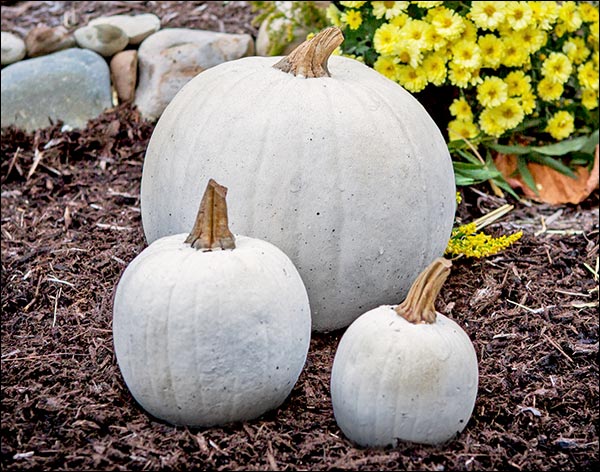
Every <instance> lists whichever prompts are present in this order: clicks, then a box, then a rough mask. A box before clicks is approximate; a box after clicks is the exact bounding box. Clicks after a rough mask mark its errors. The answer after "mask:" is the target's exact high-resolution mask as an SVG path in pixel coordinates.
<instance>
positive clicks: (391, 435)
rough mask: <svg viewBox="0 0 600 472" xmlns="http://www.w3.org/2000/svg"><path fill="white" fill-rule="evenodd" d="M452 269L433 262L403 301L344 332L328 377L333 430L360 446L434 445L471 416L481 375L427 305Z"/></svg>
mask: <svg viewBox="0 0 600 472" xmlns="http://www.w3.org/2000/svg"><path fill="white" fill-rule="evenodd" d="M449 271H450V263H449V261H447V260H446V259H442V258H438V259H436V260H435V261H434V262H433V263H432V264H431V265H430V266H429V267H428V268H427V269H426V270H425V271H423V273H422V274H421V275H420V276H419V278H417V280H416V282H415V284H414V285H413V287H412V288H411V291H410V293H409V295H408V297H407V299H406V301H405V302H404V303H402V304H401V305H398V306H389V305H385V306H380V307H378V308H375V309H374V310H371V311H369V312H367V313H365V314H364V315H362V316H360V317H359V318H358V319H357V320H356V321H354V323H352V324H351V325H350V327H349V328H348V329H347V330H346V332H345V333H344V336H343V337H342V339H341V341H340V344H339V346H338V349H337V352H336V355H335V359H334V362H333V368H332V372H331V401H332V404H333V412H334V415H335V419H336V421H337V424H338V426H339V427H340V429H341V430H342V431H343V433H344V434H345V435H346V436H347V437H348V438H349V439H350V440H352V441H354V442H355V443H357V444H359V445H361V446H365V447H366V446H379V447H383V446H389V445H392V446H396V445H397V444H398V442H399V441H412V442H416V443H425V444H438V443H443V442H445V441H447V440H449V439H451V438H452V437H454V436H455V435H456V434H458V433H460V432H461V431H462V430H463V429H464V427H465V426H466V425H467V422H468V421H469V418H470V417H471V414H472V412H473V407H474V405H475V399H476V396H477V386H478V377H479V370H478V364H477V356H476V354H475V349H474V348H473V345H472V343H471V340H470V339H469V336H468V335H467V334H466V333H465V332H464V331H463V330H462V329H461V327H460V326H459V325H458V324H456V323H455V322H454V321H452V320H451V319H449V318H447V317H446V316H444V315H442V314H441V313H436V311H435V308H434V306H433V302H434V299H435V297H436V296H437V294H438V292H439V289H440V287H441V285H442V284H443V282H444V280H445V278H446V277H447V275H448V272H449Z"/></svg>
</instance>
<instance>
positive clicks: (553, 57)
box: [542, 52, 573, 84]
mask: <svg viewBox="0 0 600 472" xmlns="http://www.w3.org/2000/svg"><path fill="white" fill-rule="evenodd" d="M571 72H573V66H572V64H571V61H570V60H569V58H568V57H567V56H566V55H565V54H563V53H562V52H552V53H550V55H549V56H548V58H547V59H546V60H545V61H544V62H543V63H542V75H543V76H544V77H545V78H547V79H548V80H551V81H553V82H559V83H561V84H564V83H565V82H566V81H567V80H569V77H570V76H571Z"/></svg>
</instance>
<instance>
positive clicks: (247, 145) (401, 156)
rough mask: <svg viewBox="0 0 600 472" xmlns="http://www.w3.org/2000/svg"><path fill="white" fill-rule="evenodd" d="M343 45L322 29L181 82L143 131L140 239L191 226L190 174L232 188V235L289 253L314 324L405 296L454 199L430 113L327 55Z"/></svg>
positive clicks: (439, 245)
mask: <svg viewBox="0 0 600 472" xmlns="http://www.w3.org/2000/svg"><path fill="white" fill-rule="evenodd" d="M342 40H343V36H342V33H341V32H340V30H339V29H338V28H328V29H325V30H323V31H322V32H321V33H319V34H318V35H317V36H315V37H314V38H313V39H312V40H311V41H308V42H305V43H303V44H302V45H300V46H299V47H298V48H297V49H296V50H294V51H293V52H292V53H291V54H290V55H289V56H286V57H284V58H281V57H247V58H243V59H239V60H236V61H229V62H226V63H223V64H220V65H218V66H216V67H212V68H210V69H208V70H206V71H204V72H202V73H201V74H199V75H198V76H197V77H195V78H194V79H192V80H191V81H190V82H188V83H187V84H186V85H185V87H184V88H183V89H182V90H181V91H180V92H179V93H178V94H177V95H176V97H175V98H174V99H173V100H172V101H171V103H170V104H169V106H168V107H167V108H166V110H165V111H164V113H163V115H162V116H161V118H160V120H159V122H158V123H157V125H156V128H155V129H154V132H153V134H152V137H151V139H150V142H149V144H148V150H147V152H146V156H145V159H144V168H143V174H142V185H141V210H142V223H143V226H144V233H145V235H146V238H147V240H148V242H152V241H154V240H155V239H157V238H159V237H162V236H165V235H168V234H173V233H178V232H181V231H184V230H186V229H187V228H189V227H190V226H191V222H192V221H193V218H194V215H195V212H196V208H197V206H196V203H195V202H196V201H197V197H196V195H195V186H196V182H199V181H200V182H202V181H205V180H207V179H208V177H209V176H211V177H214V178H215V179H216V180H217V181H219V182H221V183H223V184H224V185H226V186H228V187H230V188H231V192H232V194H231V195H232V197H233V198H232V201H231V205H230V212H231V213H230V214H231V220H232V229H233V230H234V232H237V233H242V234H245V235H247V236H251V237H255V238H260V239H264V240H266V241H269V242H271V243H273V244H275V245H276V246H277V247H279V248H280V249H281V250H283V251H284V252H285V253H286V254H287V255H288V256H289V257H290V259H291V260H292V261H293V262H294V264H295V266H296V267H297V268H298V271H299V272H300V274H301V275H302V277H303V279H304V281H305V283H306V287H307V290H308V295H309V298H310V304H311V310H312V319H313V329H314V330H316V331H331V330H334V329H338V328H342V327H345V326H348V325H349V324H350V323H351V322H352V321H354V319H356V318H357V317H358V316H359V315H360V314H361V313H364V312H365V311H366V310H368V309H371V308H374V307H376V306H378V305H381V304H384V303H393V302H394V301H395V300H399V299H402V298H403V297H404V296H405V295H406V293H407V292H408V288H409V287H410V284H411V283H412V281H413V280H414V278H415V277H416V274H418V273H419V272H421V270H423V269H424V268H425V267H426V266H427V264H429V263H430V262H431V261H432V260H433V259H434V258H435V257H438V256H441V255H442V254H443V253H444V250H445V248H446V245H447V243H448V239H449V237H450V233H451V230H452V225H453V223H454V211H455V205H456V201H455V194H456V193H455V190H456V189H455V185H454V172H453V169H452V161H451V159H450V154H449V152H448V148H447V146H446V143H445V141H444V138H443V137H442V134H441V133H440V130H439V129H438V127H437V126H436V124H435V123H434V121H433V120H432V119H431V117H430V116H429V114H428V113H427V111H426V110H425V109H424V108H423V106H421V104H420V103H419V102H418V101H417V100H416V99H415V98H414V97H413V96H412V95H410V93H408V92H407V91H406V90H404V89H403V88H402V87H401V86H399V85H398V84H397V83H395V82H393V81H391V80H389V79H387V78H386V77H384V76H383V75H381V74H379V73H378V72H376V71H374V70H373V69H371V68H369V67H367V66H366V65H364V64H362V63H360V62H358V61H356V60H353V59H350V58H347V57H342V56H335V55H334V56H331V57H329V55H330V54H331V52H332V51H333V50H334V49H335V48H336V47H337V46H338V45H339V44H340V43H341V42H342Z"/></svg>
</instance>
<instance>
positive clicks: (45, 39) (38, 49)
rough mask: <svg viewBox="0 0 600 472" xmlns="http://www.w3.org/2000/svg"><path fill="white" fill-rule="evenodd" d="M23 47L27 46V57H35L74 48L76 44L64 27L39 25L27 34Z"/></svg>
mask: <svg viewBox="0 0 600 472" xmlns="http://www.w3.org/2000/svg"><path fill="white" fill-rule="evenodd" d="M25 45H26V46H27V55H28V56H29V57H37V56H44V55H46V54H50V53H53V52H56V51H62V50H63V49H69V48H73V47H76V46H77V43H75V38H74V37H73V35H72V34H71V33H69V31H67V29H66V28H65V27H64V26H56V27H55V28H51V27H49V26H46V25H40V26H37V27H35V28H33V29H32V30H31V31H30V32H29V33H27V36H25Z"/></svg>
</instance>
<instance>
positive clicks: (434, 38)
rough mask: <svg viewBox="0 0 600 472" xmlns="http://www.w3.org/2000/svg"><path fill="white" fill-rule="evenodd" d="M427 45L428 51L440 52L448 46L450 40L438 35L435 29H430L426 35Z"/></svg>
mask: <svg viewBox="0 0 600 472" xmlns="http://www.w3.org/2000/svg"><path fill="white" fill-rule="evenodd" d="M425 44H426V45H427V50H434V51H439V50H440V49H442V48H443V47H445V46H446V45H447V44H448V40H447V39H446V38H444V37H443V36H442V35H441V34H440V33H438V31H437V30H436V29H435V28H429V29H428V30H427V32H426V33H425Z"/></svg>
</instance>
